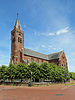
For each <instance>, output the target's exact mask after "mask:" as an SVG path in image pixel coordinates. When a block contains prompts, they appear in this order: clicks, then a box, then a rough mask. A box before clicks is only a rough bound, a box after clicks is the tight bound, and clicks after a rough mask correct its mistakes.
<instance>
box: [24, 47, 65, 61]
mask: <svg viewBox="0 0 75 100" xmlns="http://www.w3.org/2000/svg"><path fill="white" fill-rule="evenodd" d="M62 52H63V51H60V52H57V53H53V54H49V55H45V54H42V53H39V52H36V51H33V50H30V49H27V48H24V54H25V55H29V56H33V57H37V58H42V59H45V60H52V59H58V58H60V56H61V55H62Z"/></svg>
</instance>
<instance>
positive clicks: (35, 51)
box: [24, 48, 47, 56]
mask: <svg viewBox="0 0 75 100" xmlns="http://www.w3.org/2000/svg"><path fill="white" fill-rule="evenodd" d="M24 49H28V48H24ZM28 50H31V51H34V52H37V53H39V54H43V55H46V54H44V53H40V52H38V51H35V50H32V49H28ZM46 56H47V55H46Z"/></svg>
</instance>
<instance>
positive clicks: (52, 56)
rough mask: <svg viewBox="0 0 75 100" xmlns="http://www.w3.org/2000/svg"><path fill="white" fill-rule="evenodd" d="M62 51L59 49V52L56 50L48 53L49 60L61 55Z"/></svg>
mask: <svg viewBox="0 0 75 100" xmlns="http://www.w3.org/2000/svg"><path fill="white" fill-rule="evenodd" d="M63 52H64V51H60V52H57V53H53V54H50V55H48V58H49V60H52V59H58V58H60V57H61V55H62V53H63Z"/></svg>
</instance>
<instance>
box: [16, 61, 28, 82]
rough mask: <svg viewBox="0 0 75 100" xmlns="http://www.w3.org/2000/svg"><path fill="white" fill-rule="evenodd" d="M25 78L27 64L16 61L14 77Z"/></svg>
mask: <svg viewBox="0 0 75 100" xmlns="http://www.w3.org/2000/svg"><path fill="white" fill-rule="evenodd" d="M26 78H27V65H26V64H22V63H18V64H17V65H16V72H15V79H19V80H21V82H22V80H23V79H26Z"/></svg>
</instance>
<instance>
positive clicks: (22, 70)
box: [0, 62, 75, 82]
mask: <svg viewBox="0 0 75 100" xmlns="http://www.w3.org/2000/svg"><path fill="white" fill-rule="evenodd" d="M31 72H32V75H31ZM65 73H66V77H65ZM31 77H32V79H33V80H34V79H38V80H41V79H42V80H43V81H45V80H50V81H54V82H63V81H64V80H65V79H66V80H68V79H69V78H70V77H72V78H73V79H75V73H70V74H69V72H68V70H67V69H66V68H63V67H60V66H57V65H55V64H52V63H49V64H48V63H47V62H45V63H41V64H37V63H35V62H31V63H29V64H28V65H27V64H22V63H18V64H17V65H16V66H15V65H12V64H10V65H9V66H4V65H3V66H1V67H0V80H1V79H3V80H6V79H9V80H12V79H13V78H14V79H18V80H21V81H22V80H24V79H25V80H27V79H29V78H31Z"/></svg>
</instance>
